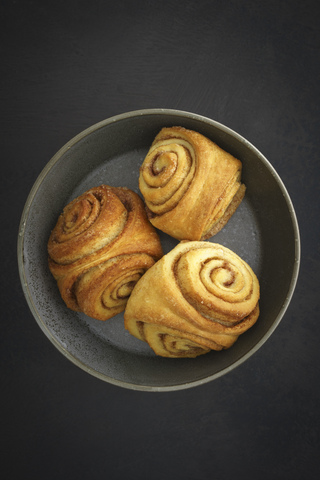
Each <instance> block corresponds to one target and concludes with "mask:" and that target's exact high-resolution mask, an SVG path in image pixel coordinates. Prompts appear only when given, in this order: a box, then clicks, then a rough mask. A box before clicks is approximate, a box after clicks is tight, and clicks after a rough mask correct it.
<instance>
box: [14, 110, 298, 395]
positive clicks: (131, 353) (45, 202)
mask: <svg viewBox="0 0 320 480" xmlns="http://www.w3.org/2000/svg"><path fill="white" fill-rule="evenodd" d="M173 125H179V126H183V127H186V128H189V129H193V130H196V131H198V132H200V133H202V134H203V135H206V136H207V137H208V138H210V139H211V140H213V141H214V142H216V143H217V144H218V145H220V146H221V147H222V148H223V149H225V150H227V151H229V152H230V153H232V154H233V155H234V156H235V157H237V158H239V159H240V160H241V161H242V163H243V181H244V183H245V184H246V186H247V193H246V196H245V199H244V200H243V202H242V204H241V205H240V207H239V208H238V210H237V212H236V213H235V214H234V216H233V217H232V218H231V220H230V221H229V222H228V224H227V225H226V227H225V228H224V229H223V230H222V231H221V232H219V233H218V234H217V235H216V236H215V237H213V239H211V240H210V241H214V242H215V243H221V244H222V245H225V246H226V247H228V248H231V249H232V250H233V251H235V252H236V253H237V254H238V255H240V256H241V257H242V258H243V259H244V260H245V261H247V262H248V263H249V264H250V265H251V267H252V268H253V270H254V271H255V273H256V274H257V276H258V278H259V280H260V285H261V301H260V308H261V314H260V317H259V320H258V322H257V323H256V325H255V326H254V327H252V328H251V329H250V330H249V331H247V332H246V333H245V334H243V335H242V336H241V337H240V338H239V339H238V341H237V342H236V343H235V345H234V346H233V347H232V348H230V349H229V350H226V351H222V352H210V353H209V354H206V355H203V356H201V357H198V358H195V359H166V358H161V357H157V356H155V354H154V353H153V352H152V351H151V350H150V349H149V347H148V346H147V345H146V344H144V343H143V342H141V341H139V340H137V339H135V338H134V337H131V335H130V334H129V333H128V332H127V331H126V330H125V329H124V326H123V314H120V315H117V316H116V317H114V318H113V319H111V320H109V321H107V322H99V321H97V320H93V319H90V318H88V317H86V316H85V315H83V314H78V313H75V312H73V311H71V310H68V309H67V308H66V306H65V304H64V303H63V301H62V300H61V297H60V294H59V292H58V289H57V285H56V282H55V281H54V279H53V277H52V276H51V274H50V272H49V270H48V265H47V251H46V246H47V241H48V237H49V234H50V231H51V229H52V228H53V227H54V225H55V223H56V221H57V218H58V215H59V214H60V212H61V211H62V209H63V207H64V206H65V205H66V204H67V203H68V202H69V201H70V200H71V199H73V198H74V197H76V196H77V195H79V194H80V193H83V192H84V191H85V190H87V189H89V188H90V187H93V186H97V185H100V184H102V183H105V184H108V185H113V186H127V187H128V188H131V189H132V190H134V191H136V192H138V193H139V189H138V176H139V167H140V165H141V163H142V161H143V159H144V156H145V154H146V152H147V151H148V149H149V146H150V144H151V142H152V140H153V139H154V137H155V135H156V134H157V133H158V131H159V130H160V129H161V128H162V127H163V126H173ZM160 238H161V241H162V244H163V248H164V251H165V252H168V251H169V250H170V249H172V248H173V247H174V246H175V245H176V244H177V241H175V240H174V239H172V238H170V237H169V236H167V235H165V234H162V233H161V232H160ZM299 261H300V241H299V230H298V225H297V220H296V216H295V212H294V209H293V206H292V203H291V200H290V198H289V195H288V193H287V191H286V189H285V187H284V185H283V183H282V181H281V179H280V178H279V176H278V174H277V173H276V171H275V170H274V168H273V167H272V166H271V164H270V163H269V162H268V161H267V160H266V158H265V157H264V156H263V155H262V154H261V153H260V152H259V151H258V150H257V149H256V148H255V147H254V146H252V145H251V144H250V143H249V142H248V141H247V140H245V139H244V138H243V137H241V136H240V135H238V134H237V133H235V132H233V131H232V130H230V129H229V128H227V127H225V126H223V125H221V124H219V123H217V122H215V121H213V120H210V119H208V118H205V117H202V116H199V115H195V114H192V113H187V112H181V111H177V110H165V109H152V110H139V111H134V112H129V113H126V114H122V115H118V116H115V117H113V118H110V119H108V120H105V121H102V122H100V123H98V124H96V125H93V126H92V127H90V128H88V129H87V130H85V131H83V132H82V133H80V134H79V135H77V136H76V137H75V138H73V139H72V140H70V141H69V142H68V143H67V144H66V145H65V146H64V147H63V148H61V149H60V150H59V151H58V153H57V154H56V155H55V156H54V157H53V158H52V159H51V160H50V161H49V163H48V164H47V166H46V167H45V168H44V170H43V171H42V172H41V174H40V175H39V177H38V179H37V181H36V182H35V184H34V186H33V188H32V190H31V192H30V194H29V196H28V198H27V201H26V205H25V208H24V211H23V214H22V219H21V225H20V230H19V238H18V263H19V271H20V277H21V282H22V287H23V290H24V294H25V297H26V299H27V302H28V304H29V307H30V309H31V311H32V313H33V315H34V317H35V319H36V321H37V322H38V324H39V326H40V328H41V329H42V330H43V332H44V333H45V335H46V336H47V337H48V338H49V340H50V341H51V342H52V343H53V344H54V345H55V346H56V347H57V349H58V350H59V351H60V352H61V353H62V354H63V355H65V356H66V357H67V358H68V359H69V360H71V361H72V362H73V363H74V364H75V365H77V366H78V367H80V368H82V369H83V370H85V371H86V372H88V373H90V374H92V375H94V376H96V377H98V378H99V379H102V380H104V381H107V382H110V383H112V384H115V385H119V386H122V387H126V388H131V389H135V390H145V391H168V390H178V389H183V388H188V387H193V386H196V385H200V384H203V383H205V382H208V381H211V380H214V379H216V378H217V377H219V376H221V375H223V374H225V373H228V372H230V370H232V369H233V368H235V367H237V366H239V365H240V364H241V363H243V362H244V361H245V360H246V359H248V358H249V357H250V356H251V355H252V354H253V353H255V352H257V350H258V349H259V348H260V347H261V346H262V345H263V343H264V342H265V341H266V340H267V339H268V338H269V337H270V335H271V334H272V333H273V332H274V330H275V328H276V327H277V325H278V324H279V322H280V320H281V318H282V317H283V315H284V313H285V311H286V309H287V307H288V305H289V302H290V299H291V297H292V294H293V291H294V288H295V284H296V281H297V276H298V270H299Z"/></svg>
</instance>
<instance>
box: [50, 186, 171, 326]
mask: <svg viewBox="0 0 320 480" xmlns="http://www.w3.org/2000/svg"><path fill="white" fill-rule="evenodd" d="M48 253H49V268H50V270H51V273H52V274H53V276H54V277H55V279H56V280H57V282H58V287H59V290H60V293H61V296H62V298H63V300H64V301H65V303H66V305H67V306H68V307H69V308H70V309H72V310H75V311H82V312H84V313H85V314H87V315H88V316H89V317H92V318H95V319H98V320H107V319H109V318H111V317H113V316H114V315H116V314H117V313H120V312H122V311H123V310H124V308H125V305H126V303H127V300H128V297H129V296H130V294H131V291H132V289H133V287H134V285H135V284H136V282H137V281H138V280H139V279H140V278H141V276H142V275H143V274H144V273H145V271H146V270H148V269H149V268H150V267H151V266H152V265H153V264H154V263H155V262H156V261H157V260H158V259H159V258H160V257H161V256H162V255H163V252H162V247H161V244H160V240H159V237H158V235H157V233H156V231H155V229H154V228H153V226H152V225H151V224H150V222H149V221H148V219H147V215H146V212H145V208H144V204H143V201H142V200H141V198H140V197H139V196H138V195H137V194H136V193H134V192H133V191H131V190H129V189H127V188H121V187H109V186H107V185H101V186H99V187H95V188H92V189H90V190H88V191H87V192H85V193H84V194H83V195H81V196H79V197H78V198H76V199H74V200H73V201H72V202H70V203H69V204H68V205H67V206H66V207H65V208H64V210H63V213H62V214H61V215H60V217H59V219H58V221H57V224H56V226H55V227H54V229H53V231H52V233H51V235H50V238H49V241H48Z"/></svg>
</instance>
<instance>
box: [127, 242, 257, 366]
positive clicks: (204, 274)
mask: <svg viewBox="0 0 320 480" xmlns="http://www.w3.org/2000/svg"><path fill="white" fill-rule="evenodd" d="M164 280H165V281H164ZM259 296H260V287H259V282H258V279H257V277H256V275H255V274H254V272H253V271H252V269H251V268H250V266H249V265H248V264H247V263H246V262H244V261H243V260H242V259H241V258H240V257H239V256H238V255H236V254H235V253H234V252H232V251H231V250H229V249H227V248H226V247H224V246H222V245H219V244H214V243H209V242H197V241H195V242H188V241H185V242H180V243H179V244H178V245H177V246H176V247H175V248H174V249H173V250H171V252H169V253H168V254H167V255H165V256H164V257H162V259H161V260H159V261H158V262H157V263H156V264H155V265H154V266H153V267H151V268H150V269H149V270H148V272H146V274H145V275H144V276H143V277H142V278H141V280H140V281H139V282H138V283H137V285H136V286H135V288H134V290H133V292H132V295H131V297H130V299H129V301H128V303H127V307H126V310H125V313H124V318H125V327H126V329H127V330H128V331H129V332H130V333H131V334H132V335H134V336H135V337H136V338H138V339H140V340H143V341H145V342H147V343H148V344H149V346H150V347H151V348H152V349H153V350H154V352H155V353H156V354H157V355H161V356H164V357H171V358H179V357H196V356H198V355H201V354H204V353H207V352H209V351H210V350H222V349H227V348H230V347H231V346H232V345H233V344H234V343H235V341H236V340H237V339H238V337H239V335H241V334H243V333H244V332H246V331H247V330H248V329H249V328H251V327H252V325H254V323H255V322H256V321H257V319H258V316H259V303H258V302H259Z"/></svg>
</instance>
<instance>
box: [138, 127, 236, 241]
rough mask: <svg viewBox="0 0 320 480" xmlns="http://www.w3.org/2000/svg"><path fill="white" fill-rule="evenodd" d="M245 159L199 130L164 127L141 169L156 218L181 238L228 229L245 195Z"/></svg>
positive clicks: (161, 226) (146, 196)
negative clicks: (242, 160)
mask: <svg viewBox="0 0 320 480" xmlns="http://www.w3.org/2000/svg"><path fill="white" fill-rule="evenodd" d="M241 170H242V163H241V162H240V160H238V159H236V158H234V157H233V156H232V155H231V154H229V153H227V152H225V151H224V150H222V149H221V148H220V147H219V146H218V145H216V144H215V143H213V142H212V141H211V140H209V139H208V138H206V137H204V136H203V135H201V134H200V133H198V132H194V131H192V130H187V129H185V128H182V127H170V128H163V129H162V130H161V131H160V132H159V133H158V135H157V136H156V137H155V139H154V141H153V143H152V145H151V147H150V150H149V152H148V153H147V155H146V157H145V159H144V161H143V164H142V166H141V168H140V176H139V188H140V191H141V193H142V195H143V197H144V200H145V202H146V205H147V212H148V216H149V219H150V221H151V223H152V224H153V225H154V226H155V227H157V228H159V229H160V230H162V231H164V232H166V233H168V234H169V235H171V236H173V237H174V238H177V239H178V240H205V239H208V238H210V237H211V236H213V235H215V234H216V233H217V232H218V231H220V230H221V228H223V226H224V225H225V224H226V223H227V221H228V220H229V219H230V217H231V216H232V215H233V213H234V212H235V210H236V209H237V207H238V206H239V204H240V202H241V201H242V199H243V197H244V194H245V186H244V185H243V184H242V183H241Z"/></svg>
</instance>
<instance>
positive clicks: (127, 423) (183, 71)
mask: <svg viewBox="0 0 320 480" xmlns="http://www.w3.org/2000/svg"><path fill="white" fill-rule="evenodd" d="M319 5H320V4H319V2H318V1H309V0H307V1H304V2H300V1H278V0H269V1H256V0H247V1H241V0H231V1H226V0H225V1H218V0H214V1H202V0H198V1H184V2H182V1H180V2H178V1H176V0H171V1H163V2H160V1H139V0H137V1H135V2H133V1H132V2H130V1H121V0H119V1H118V2H114V1H112V2H111V1H105V0H104V1H102V0H101V1H97V0H92V1H78V2H75V1H68V0H66V1H65V0H64V1H61V0H55V1H46V2H44V1H40V0H34V1H31V0H24V1H23V0H16V1H15V0H11V1H7V0H5V1H4V0H2V2H1V6H0V9H1V12H0V13H1V15H0V18H1V20H0V22H1V24H0V36H1V43H0V45H1V78H0V82H1V90H0V91H1V159H2V162H1V169H2V170H1V192H0V193H1V223H2V232H1V236H0V247H1V248H0V251H1V289H0V292H1V334H0V342H1V350H0V357H1V405H0V406H1V410H0V411H1V428H0V432H1V443H2V445H1V446H0V451H1V457H2V458H1V462H0V470H1V471H2V472H3V473H4V474H5V478H10V479H11V478H14V479H20V478H21V479H29V478H30V479H34V480H38V479H42V478H46V479H47V480H51V479H58V478H63V479H64V478H68V479H87V478H88V479H89V478H90V479H100V478H110V479H111V480H112V479H131V478H134V479H138V480H139V479H149V478H151V479H155V480H158V479H159V480H160V479H168V480H171V479H187V480H202V479H212V478H220V479H231V478H239V479H242V478H243V479H244V478H246V479H249V480H251V479H257V478H258V479H259V480H264V479H271V478H272V479H290V480H296V479H315V478H318V474H319V468H320V462H319V457H318V454H319V450H320V439H319V427H320V408H319V407H320V405H319V402H320V368H319V361H320V349H319V335H320V325H319V322H320V318H319V297H320V294H319V284H318V283H317V280H318V270H319V213H320V212H319V167H318V165H319V147H320V135H319V131H320V113H319V80H320V64H319V47H320V45H319V42H320V29H319V26H320V22H319V21H320V7H319ZM154 107H161V108H175V109H179V110H186V111H190V112H194V113H198V114H201V115H204V116H207V117H210V118H212V119H214V120H217V121H219V122H221V123H223V124H225V125H227V126H228V127H230V128H232V129H233V130H235V131H237V132H238V133H240V134H241V135H242V136H244V137H245V138H247V139H248V140H249V141H250V142H251V143H253V144H254V145H255V146H256V147H257V148H258V149H259V150H260V151H261V152H262V153H263V154H264V155H265V156H266V157H267V158H268V160H269V161H270V162H271V163H272V165H273V166H274V167H275V169H276V170H277V171H278V173H279V174H280V176H281V178H282V180H283V182H284V184H285V185H286V187H287V190H288V192H289V194H290V196H291V199H292V201H293V204H294V206H295V209H296V213H297V217H298V221H299V225H300V232H301V241H302V263H301V269H300V276H299V281H298V284H297V287H296V291H295V294H294V297H293V300H292V302H291V304H290V306H289V308H288V310H287V313H286V315H285V317H284V318H283V320H282V322H281V323H280V325H279V327H278V328H277V329H276V331H275V333H274V334H273V335H272V337H271V338H270V339H269V340H268V341H267V342H266V343H265V344H264V346H263V347H262V348H261V349H260V350H259V351H258V352H257V353H256V354H255V355H253V356H252V357H251V358H250V359H249V360H248V361H247V362H245V363H244V364H242V365H241V366H240V367H238V368H237V369H236V370H234V371H232V372H231V373H229V374H228V375H225V376H223V377H221V378H219V379H217V380H215V381H214V382H211V383H208V384H205V385H203V386H200V387H196V388H192V389H188V390H182V391H177V392H166V393H151V392H148V393H146V392H136V391H131V390H126V389H123V388H120V387H116V386H114V385H110V384H107V383H104V382H103V381H101V380H98V379H96V378H94V377H92V376H90V375H88V374H87V373H85V372H84V371H82V370H80V369H79V368H78V367H76V366H74V365H73V364H71V363H70V362H69V361H68V360H66V359H65V358H64V357H63V356H62V355H61V354H60V353H59V352H58V351H57V350H56V349H55V348H54V346H53V345H52V344H51V343H50V342H49V341H48V339H47V338H46V337H45V336H44V334H43V333H42V332H41V330H40V328H39V327H38V325H37V323H36V321H35V320H34V319H33V317H32V315H31V313H30V311H29V309H28V307H27V303H26V301H25V299H24V297H23V293H22V289H21V287H20V282H19V276H18V268H17V260H16V241H17V235H18V228H19V220H20V216H21V213H22V209H23V206H24V203H25V201H26V198H27V195H28V193H29V191H30V189H31V187H32V185H33V183H34V181H35V180H36V178H37V176H38V175H39V173H40V172H41V170H42V169H43V167H44V166H45V165H46V163H47V162H48V161H49V160H50V158H51V157H52V156H53V155H54V154H55V153H56V152H57V151H58V150H59V148H60V147H62V146H63V145H64V144H65V143H66V142H67V141H68V140H69V139H71V138H72V137H73V136H75V135H76V134H78V133H79V132H81V131H82V130H84V129H85V128H87V127H89V126H90V125H92V124H94V123H97V122H99V121H100V120H103V119H106V118H108V117H110V116H113V115H116V114H119V113H123V112H127V111H130V110H136V109H143V108H154ZM275 228H277V226H276V225H275Z"/></svg>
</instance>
